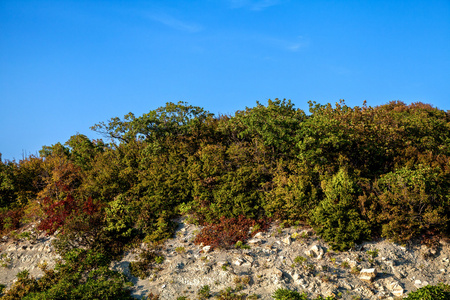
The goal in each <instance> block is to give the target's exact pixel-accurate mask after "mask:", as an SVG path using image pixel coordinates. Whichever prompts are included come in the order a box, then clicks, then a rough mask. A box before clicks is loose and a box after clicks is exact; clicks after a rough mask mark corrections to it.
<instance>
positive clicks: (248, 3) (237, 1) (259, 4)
mask: <svg viewBox="0 0 450 300" xmlns="http://www.w3.org/2000/svg"><path fill="white" fill-rule="evenodd" d="M228 2H229V4H230V7H231V8H247V9H250V10H255V11H258V10H264V9H266V8H268V7H271V6H275V5H278V4H280V2H281V1H280V0H229V1H228Z"/></svg>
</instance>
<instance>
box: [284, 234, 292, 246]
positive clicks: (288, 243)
mask: <svg viewBox="0 0 450 300" xmlns="http://www.w3.org/2000/svg"><path fill="white" fill-rule="evenodd" d="M291 242H292V240H291V237H290V236H289V235H288V236H287V237H285V238H284V239H283V243H285V244H286V245H290V244H291Z"/></svg>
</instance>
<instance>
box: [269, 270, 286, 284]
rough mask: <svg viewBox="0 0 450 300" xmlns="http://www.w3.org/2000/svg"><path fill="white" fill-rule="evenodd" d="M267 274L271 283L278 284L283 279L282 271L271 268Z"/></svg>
mask: <svg viewBox="0 0 450 300" xmlns="http://www.w3.org/2000/svg"><path fill="white" fill-rule="evenodd" d="M269 274H270V277H271V279H272V281H273V283H275V284H276V283H278V282H280V280H282V279H283V271H281V270H280V269H278V268H272V269H271V270H269Z"/></svg>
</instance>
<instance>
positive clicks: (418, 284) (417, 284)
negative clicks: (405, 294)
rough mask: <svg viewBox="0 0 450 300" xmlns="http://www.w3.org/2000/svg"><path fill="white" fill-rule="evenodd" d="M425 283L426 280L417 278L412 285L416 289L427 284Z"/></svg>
mask: <svg viewBox="0 0 450 300" xmlns="http://www.w3.org/2000/svg"><path fill="white" fill-rule="evenodd" d="M427 285H428V281H422V280H419V279H417V280H415V281H414V286H415V287H416V288H418V289H420V288H423V287H424V286H427Z"/></svg>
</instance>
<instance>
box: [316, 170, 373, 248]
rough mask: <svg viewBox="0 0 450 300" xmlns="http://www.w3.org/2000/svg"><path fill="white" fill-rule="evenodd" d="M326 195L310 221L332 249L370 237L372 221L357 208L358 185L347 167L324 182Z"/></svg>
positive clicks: (345, 246)
mask: <svg viewBox="0 0 450 300" xmlns="http://www.w3.org/2000/svg"><path fill="white" fill-rule="evenodd" d="M322 188H323V190H324V192H325V199H324V200H322V202H320V204H319V205H318V206H317V207H316V208H315V210H314V212H313V214H312V216H311V222H312V224H313V225H314V228H315V230H316V232H317V233H318V234H319V235H320V236H322V238H323V239H324V240H325V241H327V242H329V243H330V245H331V247H332V249H333V250H340V251H343V250H347V249H349V248H351V247H353V246H354V244H355V243H356V242H358V241H361V240H362V239H365V238H369V237H370V227H369V224H368V223H367V222H366V221H364V220H363V219H362V217H361V215H360V213H359V211H358V209H357V208H356V205H357V203H356V199H357V197H356V196H355V195H356V191H355V185H354V183H353V181H352V180H351V178H350V177H349V175H348V174H347V172H346V171H345V170H344V169H341V170H339V172H338V173H337V174H336V175H334V176H333V177H332V178H331V179H330V180H328V181H324V182H323V186H322Z"/></svg>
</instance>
